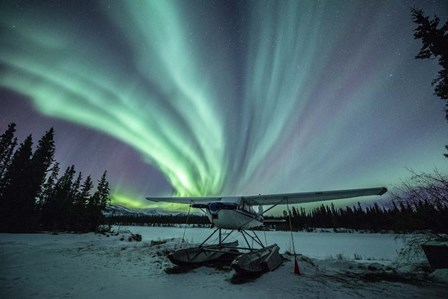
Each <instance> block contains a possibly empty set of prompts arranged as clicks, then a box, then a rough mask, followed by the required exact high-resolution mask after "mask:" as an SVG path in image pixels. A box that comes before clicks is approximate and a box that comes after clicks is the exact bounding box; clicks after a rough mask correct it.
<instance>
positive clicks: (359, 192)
mask: <svg viewBox="0 0 448 299" xmlns="http://www.w3.org/2000/svg"><path fill="white" fill-rule="evenodd" d="M386 192H387V189H386V188H384V187H379V188H367V189H349V190H335V191H320V192H301V193H284V194H269V195H253V196H234V197H213V196H211V197H210V196H208V197H146V199H147V200H150V201H155V202H169V203H180V204H194V203H201V204H207V203H210V202H216V201H221V200H222V199H224V200H225V199H230V198H241V199H243V201H244V202H245V203H246V204H249V205H277V204H287V203H288V204H298V203H307V202H319V201H326V200H334V199H344V198H352V197H359V196H368V195H383V194H384V193H386Z"/></svg>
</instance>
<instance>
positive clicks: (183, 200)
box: [146, 196, 222, 204]
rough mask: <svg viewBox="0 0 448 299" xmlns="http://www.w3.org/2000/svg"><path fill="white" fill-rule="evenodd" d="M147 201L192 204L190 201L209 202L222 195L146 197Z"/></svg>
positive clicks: (219, 198)
mask: <svg viewBox="0 0 448 299" xmlns="http://www.w3.org/2000/svg"><path fill="white" fill-rule="evenodd" d="M146 199H147V200H149V201H155V202H169V203H181V204H192V203H202V204H207V203H209V202H215V201H220V200H221V199H222V197H213V196H209V197H146Z"/></svg>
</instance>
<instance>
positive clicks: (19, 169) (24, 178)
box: [0, 135, 34, 231]
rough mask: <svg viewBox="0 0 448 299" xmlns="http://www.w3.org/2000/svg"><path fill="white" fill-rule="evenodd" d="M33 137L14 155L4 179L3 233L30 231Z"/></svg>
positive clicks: (0, 200)
mask: <svg viewBox="0 0 448 299" xmlns="http://www.w3.org/2000/svg"><path fill="white" fill-rule="evenodd" d="M32 144H33V141H32V136H31V135H29V136H28V137H27V138H26V139H25V141H24V142H23V143H22V144H21V145H20V147H19V149H18V150H17V151H16V152H15V153H14V156H13V158H12V161H11V164H10V165H9V166H8V169H7V171H6V173H5V177H4V190H3V193H2V194H1V198H0V203H1V204H2V210H1V213H0V221H1V222H2V225H1V226H0V229H1V230H3V231H5V230H6V231H23V230H26V229H29V227H28V226H29V222H30V218H29V217H30V216H31V213H32V211H33V210H34V202H30V201H29V200H28V196H27V188H28V186H29V184H30V182H31V176H30V173H31V155H32Z"/></svg>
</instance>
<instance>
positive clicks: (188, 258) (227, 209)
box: [146, 187, 387, 274]
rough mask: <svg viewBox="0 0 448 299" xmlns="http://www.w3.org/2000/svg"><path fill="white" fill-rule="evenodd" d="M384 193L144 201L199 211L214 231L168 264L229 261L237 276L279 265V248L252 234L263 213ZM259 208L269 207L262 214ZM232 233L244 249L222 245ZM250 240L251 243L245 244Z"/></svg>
mask: <svg viewBox="0 0 448 299" xmlns="http://www.w3.org/2000/svg"><path fill="white" fill-rule="evenodd" d="M386 192H387V189H386V188H384V187H379V188H365V189H350V190H336V191H321V192H301V193H286V194H270V195H254V196H232V197H147V198H146V199H147V200H150V201H154V202H167V203H178V204H189V205H190V207H191V208H198V209H200V210H202V212H203V213H205V214H206V215H207V217H208V219H209V221H210V223H211V224H212V227H214V228H215V229H214V231H213V232H212V233H211V234H210V235H209V236H208V237H207V238H206V239H205V240H204V241H203V242H202V243H201V244H200V245H199V246H195V247H190V248H183V249H178V250H175V251H173V252H171V253H170V254H169V255H168V258H169V259H170V261H171V262H172V263H174V264H176V265H201V264H206V263H210V262H214V261H218V260H220V259H223V258H224V257H225V258H227V259H228V258H229V257H230V259H231V260H232V262H231V267H232V268H233V269H234V270H235V271H236V272H237V273H238V274H258V273H264V272H267V271H273V270H274V269H276V268H277V267H278V266H280V265H281V264H282V262H283V258H282V256H281V255H280V254H279V249H280V248H279V246H278V245H277V244H273V245H269V246H265V245H264V244H263V243H262V242H261V240H260V238H259V237H258V236H257V234H256V233H255V230H254V229H256V228H259V227H262V226H263V225H264V224H266V223H267V221H265V220H264V217H263V215H264V214H265V213H266V212H268V211H270V210H271V209H273V208H274V207H276V206H278V205H288V210H289V205H290V204H303V203H310V202H321V201H327V200H337V199H345V198H353V197H359V196H370V195H383V194H384V193H386ZM254 206H258V211H255V209H254ZM263 206H270V207H269V208H268V209H266V210H264V209H263ZM223 230H224V232H223ZM234 232H239V233H241V234H242V236H243V239H244V241H245V243H246V244H245V245H244V246H242V247H241V246H238V245H239V244H238V241H234V242H226V240H227V239H228V237H229V236H230V235H231V234H232V233H234ZM216 233H218V235H217V236H216V237H217V238H216V237H215V241H214V242H212V243H207V242H208V241H209V240H210V239H211V238H212V236H215V235H216ZM250 240H252V242H249V241H250ZM251 243H252V244H251Z"/></svg>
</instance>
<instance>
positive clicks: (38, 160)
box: [28, 128, 55, 201]
mask: <svg viewBox="0 0 448 299" xmlns="http://www.w3.org/2000/svg"><path fill="white" fill-rule="evenodd" d="M54 152H55V145H54V130H53V128H51V129H50V130H48V131H47V132H46V133H45V135H44V136H43V137H42V138H41V139H40V140H39V141H38V145H37V149H36V151H35V152H34V154H33V157H32V158H31V164H32V165H31V167H32V169H31V171H32V173H31V178H32V181H31V184H30V185H29V186H28V193H29V197H30V199H29V200H30V201H31V200H34V201H35V200H36V199H37V198H38V197H39V196H40V194H41V192H43V190H42V186H43V184H44V182H45V178H46V176H47V173H48V171H49V169H50V167H51V164H52V163H53V159H54Z"/></svg>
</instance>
